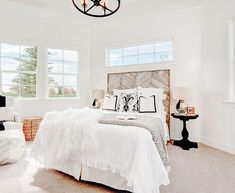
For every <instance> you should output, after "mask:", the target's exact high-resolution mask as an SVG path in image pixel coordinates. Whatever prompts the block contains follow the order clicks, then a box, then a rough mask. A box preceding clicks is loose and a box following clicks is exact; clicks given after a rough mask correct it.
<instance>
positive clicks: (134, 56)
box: [107, 41, 173, 66]
mask: <svg viewBox="0 0 235 193" xmlns="http://www.w3.org/2000/svg"><path fill="white" fill-rule="evenodd" d="M107 56H108V62H107V63H108V66H124V65H135V64H153V63H158V62H167V61H172V60H173V43H172V41H161V42H157V43H149V44H143V45H138V46H131V47H125V48H111V49H108V53H107Z"/></svg>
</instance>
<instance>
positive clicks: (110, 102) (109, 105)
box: [103, 94, 118, 111]
mask: <svg viewBox="0 0 235 193" xmlns="http://www.w3.org/2000/svg"><path fill="white" fill-rule="evenodd" d="M117 99H118V97H117V95H109V94H106V95H105V96H104V103H103V110H110V111H116V110H117Z"/></svg>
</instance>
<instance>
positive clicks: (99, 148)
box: [32, 108, 169, 193]
mask: <svg viewBox="0 0 235 193" xmlns="http://www.w3.org/2000/svg"><path fill="white" fill-rule="evenodd" d="M100 116H101V112H100V111H96V110H92V109H89V108H84V109H80V110H72V109H70V110H66V111H64V112H53V113H49V114H47V115H46V116H45V119H44V120H43V121H42V123H41V124H40V128H39V131H38V134H37V136H36V139H35V141H34V143H33V147H32V155H33V156H34V157H35V158H36V159H37V160H38V161H40V162H41V163H43V164H44V166H45V167H47V168H53V169H57V170H60V171H63V172H65V173H67V174H69V175H72V176H74V177H75V178H77V179H79V177H80V175H81V169H82V166H88V167H93V168H97V169H101V170H103V171H107V170H109V171H112V172H113V173H118V174H119V175H121V176H123V177H124V178H125V179H126V181H127V185H128V186H129V187H132V189H133V192H134V193H159V186H160V185H162V184H164V185H167V184H168V183H169V179H168V173H167V171H166V169H165V167H164V165H163V163H162V160H161V159H160V156H159V153H158V151H157V149H156V146H155V145H154V142H153V140H152V136H151V134H150V133H149V132H148V131H147V130H145V129H143V128H138V127H125V126H117V125H102V124H98V118H99V117H100Z"/></svg>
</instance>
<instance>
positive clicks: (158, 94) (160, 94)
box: [137, 86, 166, 113]
mask: <svg viewBox="0 0 235 193" xmlns="http://www.w3.org/2000/svg"><path fill="white" fill-rule="evenodd" d="M137 92H138V94H140V95H142V96H144V97H150V96H153V95H155V100H156V108H157V112H159V113H163V112H165V107H164V104H163V100H165V99H166V95H165V94H164V90H163V89H162V88H152V87H149V88H143V87H141V86H138V88H137Z"/></svg>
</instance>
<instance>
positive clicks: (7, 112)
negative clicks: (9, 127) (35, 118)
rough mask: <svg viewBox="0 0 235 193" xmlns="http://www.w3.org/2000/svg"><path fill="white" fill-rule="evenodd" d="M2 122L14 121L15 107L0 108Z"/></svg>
mask: <svg viewBox="0 0 235 193" xmlns="http://www.w3.org/2000/svg"><path fill="white" fill-rule="evenodd" d="M0 121H14V111H13V107H0Z"/></svg>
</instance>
